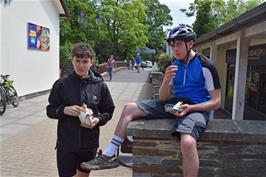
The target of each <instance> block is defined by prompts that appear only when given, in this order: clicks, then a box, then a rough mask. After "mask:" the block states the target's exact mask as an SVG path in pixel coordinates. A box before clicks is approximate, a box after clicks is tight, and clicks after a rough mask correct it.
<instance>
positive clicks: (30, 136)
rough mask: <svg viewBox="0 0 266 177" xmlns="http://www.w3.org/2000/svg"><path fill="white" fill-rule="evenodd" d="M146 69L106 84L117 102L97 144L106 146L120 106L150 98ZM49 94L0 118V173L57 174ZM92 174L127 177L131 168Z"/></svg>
mask: <svg viewBox="0 0 266 177" xmlns="http://www.w3.org/2000/svg"><path fill="white" fill-rule="evenodd" d="M148 75H149V71H141V72H140V73H137V72H136V71H132V70H127V69H124V70H120V71H119V72H117V73H114V76H113V81H112V82H109V81H107V82H106V83H107V85H108V87H109V89H110V92H111V94H112V97H113V100H114V102H115V105H116V109H115V112H114V116H113V119H112V120H111V121H110V122H109V123H108V124H107V125H106V126H104V127H102V128H101V135H100V146H101V147H106V145H107V143H108V142H109V140H110V138H111V137H112V135H113V132H114V129H115V125H116V123H117V121H118V119H119V116H120V114H121V111H122V109H123V106H124V105H125V104H126V103H127V102H129V101H135V100H140V99H146V98H151V92H150V90H151V86H150V84H148V83H146V81H147V80H148ZM47 98H48V94H45V95H42V96H39V97H35V98H32V99H28V100H24V101H22V102H20V105H19V107H17V108H13V107H12V106H9V107H8V109H7V112H6V113H5V114H4V115H3V116H1V117H0V121H1V130H0V135H1V136H0V141H1V142H0V143H1V144H0V145H1V152H0V157H1V161H0V166H1V171H0V176H1V177H39V176H43V177H56V176H58V174H57V168H56V157H55V150H54V146H55V141H56V128H57V127H56V126H57V121H56V120H52V119H48V118H47V116H46V111H45V107H46V105H47ZM91 176H92V177H99V176H104V177H129V176H132V171H131V169H130V168H127V167H123V166H120V167H119V168H116V169H112V170H101V171H93V172H92V173H91Z"/></svg>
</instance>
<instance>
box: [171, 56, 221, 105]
mask: <svg viewBox="0 0 266 177" xmlns="http://www.w3.org/2000/svg"><path fill="white" fill-rule="evenodd" d="M172 65H177V71H176V76H175V78H173V79H172V82H171V84H172V93H173V94H174V95H173V96H176V97H178V98H180V99H182V98H183V99H184V100H189V101H191V102H193V103H202V102H206V101H208V100H209V99H210V95H209V91H212V90H214V89H220V88H221V86H220V82H219V77H218V73H217V70H216V68H215V66H214V65H213V63H212V62H211V61H210V60H209V59H207V58H205V57H200V56H199V55H196V56H195V57H194V58H193V59H191V60H190V61H189V62H188V63H184V62H183V61H180V60H178V59H175V60H173V62H172Z"/></svg>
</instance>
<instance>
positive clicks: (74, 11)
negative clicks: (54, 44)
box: [60, 0, 98, 59]
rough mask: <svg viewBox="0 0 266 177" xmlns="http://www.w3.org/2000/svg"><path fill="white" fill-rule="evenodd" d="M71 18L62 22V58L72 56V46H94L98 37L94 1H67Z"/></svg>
mask: <svg viewBox="0 0 266 177" xmlns="http://www.w3.org/2000/svg"><path fill="white" fill-rule="evenodd" d="M65 4H66V6H67V10H68V13H69V17H67V18H65V19H62V20H60V58H61V59H67V58H66V57H69V56H70V53H69V52H70V51H71V46H72V44H73V43H77V42H89V43H90V44H91V45H93V46H94V44H95V40H96V37H97V35H95V34H98V33H97V29H96V27H95V23H96V20H95V19H96V18H95V17H96V10H95V9H96V6H95V2H94V1H88V0H65Z"/></svg>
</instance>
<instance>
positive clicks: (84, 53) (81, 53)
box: [71, 43, 93, 59]
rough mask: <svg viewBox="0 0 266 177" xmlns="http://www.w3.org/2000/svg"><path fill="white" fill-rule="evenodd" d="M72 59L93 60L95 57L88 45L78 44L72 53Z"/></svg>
mask: <svg viewBox="0 0 266 177" xmlns="http://www.w3.org/2000/svg"><path fill="white" fill-rule="evenodd" d="M71 55H72V58H74V57H77V58H91V59H92V56H93V49H92V47H91V46H90V44H88V43H77V44H75V45H74V46H73V48H72V52H71Z"/></svg>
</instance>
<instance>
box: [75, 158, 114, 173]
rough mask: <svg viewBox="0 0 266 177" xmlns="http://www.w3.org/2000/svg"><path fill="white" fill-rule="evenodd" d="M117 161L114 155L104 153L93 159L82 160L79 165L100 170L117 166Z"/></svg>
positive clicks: (87, 168) (86, 168)
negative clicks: (109, 155)
mask: <svg viewBox="0 0 266 177" xmlns="http://www.w3.org/2000/svg"><path fill="white" fill-rule="evenodd" d="M118 166H119V164H118V161H117V159H116V157H115V156H114V157H108V156H105V155H99V156H97V157H96V158H95V159H93V160H91V161H88V162H82V163H81V165H80V167H81V168H83V169H85V170H102V169H110V168H116V167H118Z"/></svg>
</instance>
